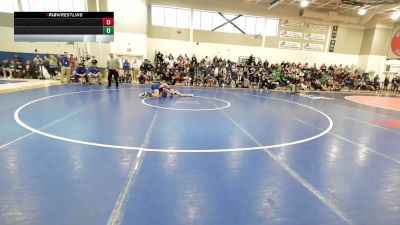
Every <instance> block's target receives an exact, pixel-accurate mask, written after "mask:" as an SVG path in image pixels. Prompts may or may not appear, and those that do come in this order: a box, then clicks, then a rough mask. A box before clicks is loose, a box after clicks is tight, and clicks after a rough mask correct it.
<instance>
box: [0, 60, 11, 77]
mask: <svg viewBox="0 0 400 225" xmlns="http://www.w3.org/2000/svg"><path fill="white" fill-rule="evenodd" d="M9 69H10V62H9V61H8V60H6V59H5V60H3V62H2V65H1V70H2V71H3V76H4V78H7V73H8V72H9V71H8V70H9Z"/></svg>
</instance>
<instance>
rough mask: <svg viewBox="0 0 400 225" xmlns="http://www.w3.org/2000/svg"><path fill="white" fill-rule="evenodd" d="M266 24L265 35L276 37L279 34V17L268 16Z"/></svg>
mask: <svg viewBox="0 0 400 225" xmlns="http://www.w3.org/2000/svg"><path fill="white" fill-rule="evenodd" d="M266 24H267V27H266V30H265V36H270V37H276V36H277V35H278V25H279V19H276V18H268V19H267V22H266Z"/></svg>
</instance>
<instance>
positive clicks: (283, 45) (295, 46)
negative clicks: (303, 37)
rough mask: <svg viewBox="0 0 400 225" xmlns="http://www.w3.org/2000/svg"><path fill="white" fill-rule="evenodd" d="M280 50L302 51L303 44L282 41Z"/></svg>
mask: <svg viewBox="0 0 400 225" xmlns="http://www.w3.org/2000/svg"><path fill="white" fill-rule="evenodd" d="M278 48H284V49H296V50H300V48H301V43H300V42H291V41H280V42H279V46H278Z"/></svg>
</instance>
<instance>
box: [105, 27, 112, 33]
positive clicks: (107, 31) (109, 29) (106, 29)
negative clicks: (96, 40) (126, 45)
mask: <svg viewBox="0 0 400 225" xmlns="http://www.w3.org/2000/svg"><path fill="white" fill-rule="evenodd" d="M103 34H114V27H103Z"/></svg>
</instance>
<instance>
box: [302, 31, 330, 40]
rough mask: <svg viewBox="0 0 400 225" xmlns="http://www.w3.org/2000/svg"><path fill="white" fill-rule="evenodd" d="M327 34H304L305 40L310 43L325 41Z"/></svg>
mask: <svg viewBox="0 0 400 225" xmlns="http://www.w3.org/2000/svg"><path fill="white" fill-rule="evenodd" d="M325 38H326V36H325V34H311V33H305V34H304V40H308V41H325Z"/></svg>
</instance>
